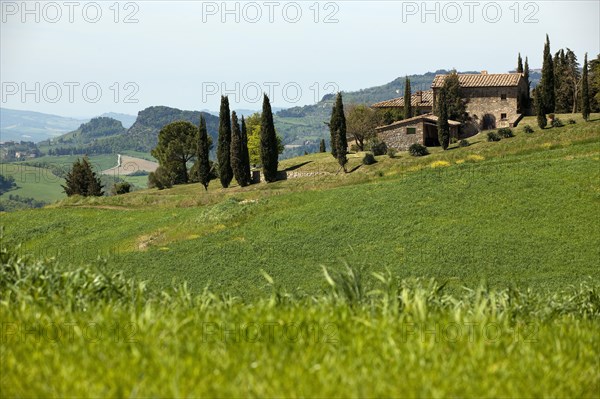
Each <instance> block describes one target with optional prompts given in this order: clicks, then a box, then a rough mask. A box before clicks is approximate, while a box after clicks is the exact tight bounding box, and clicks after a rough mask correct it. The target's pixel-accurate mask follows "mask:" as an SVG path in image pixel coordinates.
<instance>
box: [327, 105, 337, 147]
mask: <svg viewBox="0 0 600 399" xmlns="http://www.w3.org/2000/svg"><path fill="white" fill-rule="evenodd" d="M336 106H337V100H336V102H335V103H334V104H333V108H332V109H331V118H330V119H329V136H330V137H331V155H333V157H334V158H337V144H336V140H337V131H338V121H337V115H338V113H337V111H336V109H335V107H336Z"/></svg>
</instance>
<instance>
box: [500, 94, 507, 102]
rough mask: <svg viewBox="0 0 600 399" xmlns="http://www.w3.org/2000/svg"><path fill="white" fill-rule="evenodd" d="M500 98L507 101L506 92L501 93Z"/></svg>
mask: <svg viewBox="0 0 600 399" xmlns="http://www.w3.org/2000/svg"><path fill="white" fill-rule="evenodd" d="M500 100H502V101H506V93H502V94H500Z"/></svg>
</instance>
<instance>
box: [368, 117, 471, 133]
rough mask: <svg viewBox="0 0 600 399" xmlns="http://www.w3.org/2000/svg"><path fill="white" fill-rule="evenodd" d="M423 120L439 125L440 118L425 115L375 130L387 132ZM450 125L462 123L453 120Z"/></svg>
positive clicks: (449, 121)
mask: <svg viewBox="0 0 600 399" xmlns="http://www.w3.org/2000/svg"><path fill="white" fill-rule="evenodd" d="M421 120H424V121H426V122H431V123H437V121H438V117H437V116H435V115H433V114H424V115H419V116H413V117H412V118H408V119H403V120H401V121H397V122H394V123H391V124H389V125H385V126H378V127H376V128H375V130H378V131H379V130H387V129H391V128H394V127H399V126H403V125H410V124H411V123H414V122H419V121H421ZM448 124H449V125H450V126H460V122H458V121H453V120H451V119H448Z"/></svg>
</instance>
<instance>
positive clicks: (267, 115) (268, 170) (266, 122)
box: [260, 94, 279, 183]
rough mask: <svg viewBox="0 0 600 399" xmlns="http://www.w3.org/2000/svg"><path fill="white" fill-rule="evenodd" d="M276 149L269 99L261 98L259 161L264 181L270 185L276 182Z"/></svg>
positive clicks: (265, 96) (275, 135) (275, 136)
mask: <svg viewBox="0 0 600 399" xmlns="http://www.w3.org/2000/svg"><path fill="white" fill-rule="evenodd" d="M278 158H279V151H278V149H277V134H276V133H275V125H274V124H273V113H272V112H271V103H270V101H269V97H267V95H266V94H265V95H264V97H263V108H262V115H261V119H260V161H261V163H262V168H263V174H264V176H265V181H266V182H267V183H271V182H274V181H276V180H277V164H278V161H279V159H278Z"/></svg>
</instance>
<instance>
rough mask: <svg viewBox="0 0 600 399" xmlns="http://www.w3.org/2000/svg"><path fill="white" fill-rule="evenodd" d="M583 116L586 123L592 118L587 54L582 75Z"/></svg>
mask: <svg viewBox="0 0 600 399" xmlns="http://www.w3.org/2000/svg"><path fill="white" fill-rule="evenodd" d="M581 115H582V116H583V119H585V120H586V121H587V120H588V119H589V118H590V89H589V81H588V58H587V53H585V58H584V59H583V73H582V75H581Z"/></svg>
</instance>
